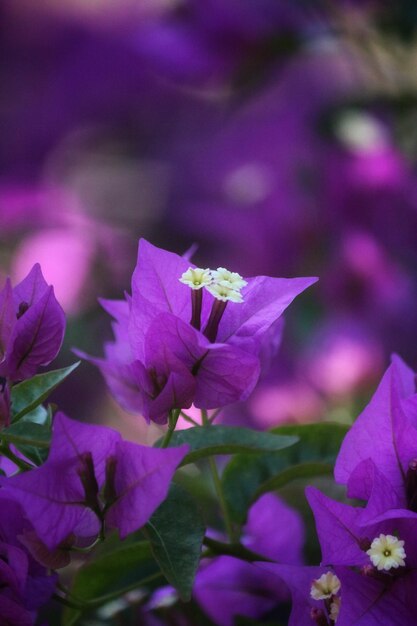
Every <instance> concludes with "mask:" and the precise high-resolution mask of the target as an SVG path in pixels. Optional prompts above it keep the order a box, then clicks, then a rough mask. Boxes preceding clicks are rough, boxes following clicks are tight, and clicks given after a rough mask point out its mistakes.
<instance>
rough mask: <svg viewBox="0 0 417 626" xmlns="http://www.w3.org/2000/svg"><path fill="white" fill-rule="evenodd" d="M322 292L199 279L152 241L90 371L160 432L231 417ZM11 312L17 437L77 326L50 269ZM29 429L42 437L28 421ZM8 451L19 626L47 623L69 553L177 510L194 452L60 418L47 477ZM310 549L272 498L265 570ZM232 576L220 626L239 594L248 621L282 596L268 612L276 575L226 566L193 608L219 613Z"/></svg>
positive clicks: (227, 562) (211, 569) (0, 327)
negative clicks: (294, 308) (310, 299)
mask: <svg viewBox="0 0 417 626" xmlns="http://www.w3.org/2000/svg"><path fill="white" fill-rule="evenodd" d="M314 280H315V279H311V278H305V279H303V278H296V279H278V278H268V277H256V278H249V279H243V278H242V277H241V276H239V275H238V274H237V273H234V272H230V271H228V270H226V269H225V268H218V269H217V270H209V269H201V268H197V267H195V266H194V265H192V264H190V262H189V260H188V259H187V258H185V257H179V256H177V255H175V254H171V253H169V252H165V251H163V250H160V249H158V248H155V247H153V246H151V245H150V244H149V243H147V242H146V241H142V242H141V243H140V247H139V259H138V265H137V268H136V270H135V272H134V275H133V281H132V296H131V297H130V296H126V299H125V301H123V302H109V301H106V302H103V305H104V307H105V309H106V310H107V311H108V312H109V313H111V314H112V315H113V317H114V318H115V320H116V322H115V324H114V331H115V337H116V339H115V342H114V343H111V344H108V345H107V346H106V358H105V359H92V360H93V361H94V362H95V363H97V364H98V365H99V367H100V369H101V370H102V372H103V374H104V376H105V377H106V380H107V382H108V384H109V387H110V389H111V390H112V391H113V393H114V395H115V397H116V399H118V400H119V401H120V402H121V403H122V404H123V405H124V406H126V407H127V408H129V409H130V410H133V411H135V412H137V413H138V412H140V413H142V414H143V415H144V417H145V418H146V419H147V420H148V421H149V420H150V419H152V420H154V421H156V422H160V423H165V422H166V421H167V418H168V416H171V415H172V412H173V411H175V410H176V412H177V416H178V413H179V410H180V409H182V408H184V407H189V406H190V405H191V404H192V403H194V405H196V406H197V407H201V408H202V409H210V408H221V407H223V406H225V405H226V404H229V403H231V402H234V401H236V400H239V399H242V398H246V397H247V396H248V395H249V394H250V393H251V391H252V389H253V387H254V386H255V384H256V382H257V379H258V376H259V372H260V368H261V353H262V347H263V344H265V342H267V341H269V340H271V337H272V335H273V333H274V332H278V333H279V332H280V326H279V325H278V326H277V325H276V322H277V320H278V318H279V317H280V315H281V313H282V312H283V311H284V309H285V308H286V307H287V306H288V305H289V304H290V302H291V301H292V300H293V298H294V297H295V296H296V295H297V294H298V293H300V292H301V291H303V290H304V289H305V288H306V287H308V286H309V285H310V284H312V282H314ZM0 298H1V300H0V303H1V309H0V311H1V318H0V337H1V350H2V352H1V361H0V368H1V369H0V373H1V374H2V381H3V383H2V410H3V416H2V417H3V420H2V421H3V429H4V431H3V432H4V433H6V434H7V432H8V431H9V430H10V429H11V430H13V427H14V426H15V423H14V420H15V419H17V418H16V415H15V413H14V412H13V409H14V407H13V401H12V402H11V401H10V400H11V397H12V394H11V391H12V390H13V387H14V385H16V383H19V382H21V381H24V380H28V379H30V378H31V377H33V376H34V375H35V374H36V372H37V370H38V368H39V367H40V366H42V365H47V364H49V363H50V362H51V360H52V359H53V358H54V357H55V356H56V354H57V352H58V351H59V348H60V345H61V342H62V339H63V334H64V330H65V318H64V314H63V311H62V309H61V307H60V305H59V304H58V302H57V300H56V299H55V297H54V293H53V288H52V287H49V286H48V285H47V284H46V282H45V280H44V278H43V276H42V273H41V270H40V267H39V266H35V267H34V268H33V269H32V271H31V272H30V274H29V275H28V276H27V277H26V278H25V279H24V280H23V281H22V283H20V284H19V285H17V286H16V287H14V288H12V287H11V284H10V281H9V280H7V282H6V285H5V287H4V289H3V291H2V292H1V294H0ZM25 420H27V421H28V425H30V423H31V417H30V414H29V416H27V417H26V418H25ZM25 420H24V421H25ZM35 422H36V419H35ZM45 425H46V424H45ZM170 426H172V424H171V422H170ZM174 427H175V424H174ZM2 446H3V447H2V452H3V453H4V454H5V456H6V457H8V458H9V461H10V460H11V461H12V462H13V461H14V463H12V464H10V463H9V464H5V463H4V462H3V463H2V474H3V475H2V476H1V477H0V498H1V511H2V515H1V517H0V539H1V543H0V549H1V561H0V577H1V578H0V579H1V590H0V606H1V609H2V613H1V619H2V620H3V621H1V620H0V621H1V623H5V624H7V625H8V626H12V625H14V624H22V625H26V624H27V625H31V624H33V623H34V620H35V619H36V613H37V609H38V608H39V607H40V606H41V605H43V604H44V603H45V602H46V601H48V599H49V598H50V597H51V595H52V593H53V592H54V587H55V583H56V580H57V576H56V575H55V574H50V573H49V572H50V571H51V570H56V569H60V568H62V567H64V566H66V565H68V564H69V563H70V562H71V551H73V552H77V551H89V550H91V549H92V548H93V547H94V546H95V545H96V544H97V543H99V542H101V541H103V540H104V539H105V537H106V534H107V533H108V532H110V531H112V530H117V531H118V533H119V536H120V538H121V539H124V538H126V537H127V536H128V535H130V534H132V533H133V532H135V531H136V530H138V529H140V528H142V527H143V526H144V525H145V524H146V523H147V522H148V521H149V519H150V517H151V516H152V514H153V513H154V512H155V510H156V509H157V508H158V506H159V505H160V504H161V503H162V502H163V501H164V500H165V498H166V496H167V493H168V488H169V485H170V482H171V479H172V477H173V475H174V473H175V470H176V468H177V467H178V465H179V464H180V463H181V461H182V460H183V459H184V457H185V455H186V454H187V452H188V451H189V446H188V445H182V446H179V447H169V448H158V447H148V446H142V445H139V444H136V443H132V442H129V441H124V440H123V439H122V437H121V435H120V434H119V433H118V432H116V431H114V430H112V429H110V428H107V427H104V426H100V425H93V424H86V423H80V422H77V421H74V420H72V419H70V418H68V417H66V416H65V415H64V414H63V413H61V412H57V413H56V414H55V415H54V416H53V421H52V437H51V442H50V447H49V453H48V456H47V460H46V461H44V462H43V463H42V462H40V463H39V464H35V462H34V461H32V459H31V457H30V455H29V457H26V456H25V450H24V449H16V448H14V447H13V446H11V444H10V443H7V438H6V439H5V442H2ZM276 516H279V517H281V518H283V519H284V518H285V519H287V518H288V526H289V533H290V535H289V536H291V538H292V539H293V541H291V542H289V550H287V547H288V546H286V543H287V538H286V536H285V535H284V534H283V535H282V536H280V537H279V539H278V541H277V542H275V543H274V542H273V543H272V544H271V545H269V544H268V545H267V544H265V542H264V538H263V535H262V531H261V528H260V523H261V526H264V524H265V523H267V524H268V525H269V526H271V525H272V524H273V523H274V521H275V518H276ZM262 520H263V521H262ZM301 538H302V526H301V521H300V520H299V518H298V515H297V514H296V513H294V512H293V511H291V510H290V509H288V507H286V506H285V505H284V504H283V503H281V502H280V501H278V500H277V499H276V498H275V497H273V496H271V497H269V496H265V497H264V498H263V499H262V501H259V502H258V503H257V504H256V505H255V506H254V507H253V508H252V510H251V513H250V516H249V519H248V523H247V526H246V528H245V529H244V538H243V539H242V542H243V544H242V545H244V544H245V542H246V544H247V545H248V549H251V550H255V549H256V550H259V554H261V555H264V556H265V558H267V559H268V558H270V559H275V558H277V556H278V555H280V556H279V560H280V561H282V560H284V561H287V562H293V563H300V559H301V556H300V549H301ZM287 552H288V555H286V553H287ZM283 554H284V559H283ZM285 555H286V556H285ZM225 572H227V573H226V578H229V579H233V580H234V581H235V583H234V584H232V586H231V587H230V588H229V590H227V588H225V589H224V590H223V600H222V603H223V604H222V606H223V607H224V608H225V611H224V615H223V617H222V618H217V616H216V614H215V613H214V614H213V617H214V619H215V620H216V621H218V620H220V621H218V623H219V624H220V623H221V624H224V625H225V626H226V625H228V624H232V619H233V615H234V612H235V611H234V608H233V603H234V596H235V594H236V593H237V594H238V595H242V594H243V595H242V601H244V607H243V608H244V613H245V612H246V613H247V614H248V615H258V614H259V613H262V612H264V610H265V607H266V606H269V604H271V603H272V604H274V603H275V602H276V593H275V591H274V589H273V585H270V586H269V591H268V590H266V591H263V592H262V598H261V599H260V598H257V597H256V596H257V590H258V592H259V590H260V589H263V588H264V586H265V585H266V583H267V578H268V574H266V573H265V572H262V571H261V570H257V569H256V568H254V566H253V565H251V564H250V563H245V562H242V561H240V560H239V559H236V558H233V557H228V556H224V557H218V558H216V559H214V560H213V561H212V562H211V563H210V564H209V565H206V566H204V567H202V569H201V572H200V573H199V574H198V576H197V580H196V585H195V596H196V598H197V599H198V601H199V602H200V603H201V605H202V606H203V607H205V608H206V607H210V606H214V605H213V603H212V601H211V599H210V598H212V595H213V594H216V590H215V587H214V588H213V584H212V582H210V581H215V580H216V579H217V580H219V579H220V578H221V577H222V576H223V577H224V576H225ZM246 578H248V579H249V580H250V581H251V582H250V584H249V586H248V589H247V590H246V591H242V590H240V589H239V585H240V581H242V580H244V579H246ZM35 587H36V590H37V592H36V594H34V588H35ZM267 587H268V585H267ZM282 594H284V596H285V591H282V592H281V595H282ZM268 597H269V600H268ZM227 607H228V608H227ZM207 611H208V613H209V614H210V613H212V611H211V610H210V608H208V609H207Z"/></svg>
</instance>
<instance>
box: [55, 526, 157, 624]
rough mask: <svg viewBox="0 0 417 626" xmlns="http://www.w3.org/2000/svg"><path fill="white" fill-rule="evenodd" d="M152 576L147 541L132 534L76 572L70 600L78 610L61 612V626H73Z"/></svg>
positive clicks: (152, 571) (155, 571) (151, 562)
mask: <svg viewBox="0 0 417 626" xmlns="http://www.w3.org/2000/svg"><path fill="white" fill-rule="evenodd" d="M155 573H157V566H156V564H155V562H154V560H153V558H152V553H151V548H150V545H149V542H147V541H143V540H140V541H138V540H137V538H136V537H133V535H132V536H131V537H130V538H128V539H127V540H126V541H124V542H123V543H120V541H118V542H117V544H116V548H114V549H113V550H112V551H111V552H104V553H103V554H100V553H99V554H98V555H96V557H95V558H94V560H92V561H90V562H88V563H86V564H85V565H83V566H82V567H81V568H80V569H79V570H78V572H77V573H76V575H75V578H74V581H73V584H72V588H71V592H70V593H71V595H70V599H71V600H73V601H74V602H75V603H77V604H79V605H80V608H79V609H77V608H69V607H67V608H66V609H65V610H64V614H63V620H62V624H63V626H72V625H73V624H75V623H76V622H77V621H78V619H79V618H80V617H81V616H82V614H83V613H85V612H86V611H89V610H92V609H94V608H98V607H99V606H100V605H101V604H105V603H106V602H108V601H110V600H111V599H114V598H116V597H117V596H120V595H123V594H124V593H127V592H128V591H131V590H132V589H135V588H139V587H140V586H141V585H143V584H146V580H147V579H148V578H150V577H151V576H153V575H154V574H155Z"/></svg>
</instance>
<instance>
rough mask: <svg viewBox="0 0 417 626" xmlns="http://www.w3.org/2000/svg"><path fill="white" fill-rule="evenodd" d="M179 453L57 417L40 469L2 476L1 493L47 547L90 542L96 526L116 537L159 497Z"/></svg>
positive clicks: (140, 520) (144, 517) (143, 518)
mask: <svg viewBox="0 0 417 626" xmlns="http://www.w3.org/2000/svg"><path fill="white" fill-rule="evenodd" d="M187 450H188V446H181V447H179V448H169V449H167V450H163V449H157V448H149V447H146V446H140V445H138V444H134V443H131V442H129V441H123V440H122V438H121V436H120V435H119V433H117V432H116V431H114V430H112V429H110V428H106V427H104V426H96V425H91V424H82V423H80V422H75V421H73V420H70V419H69V418H67V417H66V416H65V415H63V414H62V413H58V414H56V416H55V418H54V423H53V435H52V442H51V450H50V453H49V456H48V460H47V461H46V463H44V464H43V465H42V466H41V467H39V468H37V469H34V470H31V471H29V472H26V473H23V474H19V475H15V476H12V477H9V478H2V479H1V483H2V492H3V493H5V494H7V496H8V497H9V498H11V499H13V500H16V501H17V502H19V503H20V504H21V505H22V507H23V509H24V510H25V511H26V514H27V515H28V516H30V519H31V520H32V523H33V526H34V529H35V531H36V533H37V534H38V536H39V538H40V539H41V540H42V541H43V542H44V543H45V545H46V546H47V547H48V548H50V549H53V548H56V547H57V546H58V545H59V544H60V543H61V542H62V541H64V540H65V539H67V538H68V537H69V536H70V535H71V534H72V535H74V540H75V539H76V538H90V537H94V536H96V535H97V534H98V533H99V532H100V527H101V524H102V523H103V522H104V520H105V523H106V527H109V528H118V530H119V534H120V537H121V538H122V539H124V538H125V537H126V536H127V535H128V534H130V533H132V532H133V531H135V530H137V529H138V528H140V527H142V526H143V525H144V524H145V523H146V522H147V521H148V519H149V518H150V516H151V515H152V513H153V512H154V511H155V509H156V508H157V507H158V506H159V504H160V503H161V502H162V501H163V500H164V499H165V497H166V495H167V493H168V488H169V484H170V482H171V478H172V476H173V474H174V472H175V469H176V467H177V465H178V464H179V463H180V462H181V460H182V458H183V457H184V456H185V454H186V452H187Z"/></svg>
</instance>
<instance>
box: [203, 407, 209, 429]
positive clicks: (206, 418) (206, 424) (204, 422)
mask: <svg viewBox="0 0 417 626" xmlns="http://www.w3.org/2000/svg"><path fill="white" fill-rule="evenodd" d="M201 423H202V424H203V426H210V420H209V417H208V412H207V411H206V409H201Z"/></svg>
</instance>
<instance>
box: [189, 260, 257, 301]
mask: <svg viewBox="0 0 417 626" xmlns="http://www.w3.org/2000/svg"><path fill="white" fill-rule="evenodd" d="M179 280H180V282H181V283H184V285H188V287H190V288H191V289H196V290H198V289H202V288H203V287H205V288H206V289H207V291H209V292H210V293H211V295H212V296H214V297H215V298H216V299H217V300H222V302H229V301H230V302H243V297H242V294H241V289H242V288H243V287H245V285H247V284H248V283H247V282H246V280H244V279H243V278H242V276H241V275H240V274H238V273H237V272H230V271H229V270H227V269H226V268H225V267H218V268H217V270H210V269H209V268H206V269H202V268H200V267H189V268H188V270H187V271H186V272H184V273H183V274H182V276H181V278H180V279H179Z"/></svg>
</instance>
